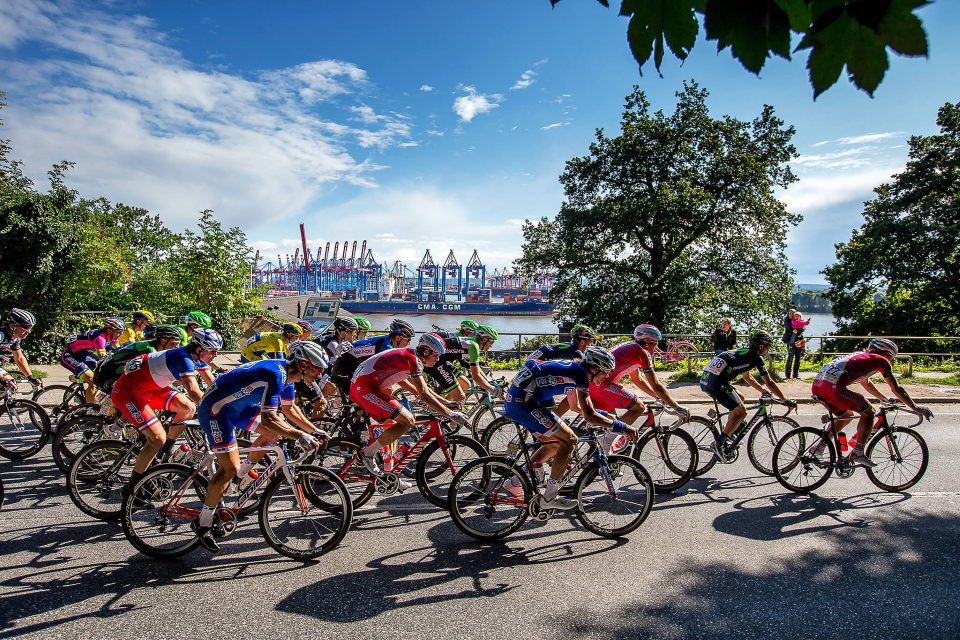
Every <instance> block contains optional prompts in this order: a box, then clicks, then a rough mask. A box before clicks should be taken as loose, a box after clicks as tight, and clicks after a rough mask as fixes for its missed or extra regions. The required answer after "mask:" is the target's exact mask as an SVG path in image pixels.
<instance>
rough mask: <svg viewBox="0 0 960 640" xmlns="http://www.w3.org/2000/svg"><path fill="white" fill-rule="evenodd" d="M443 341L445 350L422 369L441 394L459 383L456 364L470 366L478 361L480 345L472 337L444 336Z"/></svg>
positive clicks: (451, 389)
mask: <svg viewBox="0 0 960 640" xmlns="http://www.w3.org/2000/svg"><path fill="white" fill-rule="evenodd" d="M443 343H444V348H445V352H444V353H443V354H442V355H440V357H438V358H437V363H436V364H435V365H433V366H432V367H427V368H426V369H424V373H426V374H427V375H428V376H429V377H430V379H431V380H433V381H434V382H435V383H436V385H437V389H438V390H439V391H440V393H441V394H447V393H450V392H451V391H453V389H454V388H456V386H457V385H458V384H459V382H457V376H459V373H460V372H459V371H458V370H457V365H461V366H464V367H470V366H472V365H476V364H477V363H479V362H480V347H479V345H477V342H476V340H473V339H472V338H459V337H450V338H444V339H443Z"/></svg>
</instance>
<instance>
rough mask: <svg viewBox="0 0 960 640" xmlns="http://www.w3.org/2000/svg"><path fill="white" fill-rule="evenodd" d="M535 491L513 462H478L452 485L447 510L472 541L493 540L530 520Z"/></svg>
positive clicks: (493, 460) (460, 475)
mask: <svg viewBox="0 0 960 640" xmlns="http://www.w3.org/2000/svg"><path fill="white" fill-rule="evenodd" d="M532 495H533V488H532V487H531V486H530V480H529V479H528V478H527V475H526V474H525V473H524V472H523V471H521V470H520V468H519V467H518V466H515V465H513V464H511V462H510V461H509V460H504V459H503V458H497V457H493V456H489V457H486V458H480V459H479V460H474V461H473V462H470V463H468V464H467V466H465V467H464V468H463V469H461V470H460V471H458V472H457V475H456V476H454V478H453V482H451V483H450V494H449V498H448V501H447V509H448V510H449V512H450V517H451V518H452V519H453V523H454V524H455V525H457V528H458V529H460V530H461V531H463V532H464V533H465V534H467V535H468V536H470V537H471V538H476V539H477V540H485V541H493V540H499V539H501V538H503V537H504V536H507V535H510V534H511V533H513V532H514V531H516V530H517V529H519V528H520V527H521V525H523V523H524V521H526V519H527V515H528V511H527V505H528V504H529V502H530V498H531V496H532Z"/></svg>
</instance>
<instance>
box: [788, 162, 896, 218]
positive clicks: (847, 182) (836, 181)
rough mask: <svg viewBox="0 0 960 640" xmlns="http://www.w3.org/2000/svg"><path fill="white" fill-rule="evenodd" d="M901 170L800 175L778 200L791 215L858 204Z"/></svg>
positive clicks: (889, 169) (869, 170)
mask: <svg viewBox="0 0 960 640" xmlns="http://www.w3.org/2000/svg"><path fill="white" fill-rule="evenodd" d="M902 170H903V167H902V166H899V167H898V166H893V165H890V166H886V167H882V168H869V169H866V170H863V171H855V172H852V171H847V172H843V173H839V172H831V173H823V174H818V175H812V176H801V177H800V180H799V181H797V182H796V183H794V184H792V185H791V186H790V188H789V189H787V190H786V192H784V193H783V194H782V195H781V196H780V199H781V200H783V201H784V202H785V203H786V204H787V209H789V210H790V211H792V212H794V213H806V212H808V211H816V210H818V209H825V208H827V207H831V206H833V205H836V204H840V203H844V202H861V201H864V200H869V199H870V198H872V197H873V189H874V188H875V187H878V186H880V184H882V183H884V182H888V181H889V180H890V177H891V176H892V175H893V174H895V173H898V172H900V171H902Z"/></svg>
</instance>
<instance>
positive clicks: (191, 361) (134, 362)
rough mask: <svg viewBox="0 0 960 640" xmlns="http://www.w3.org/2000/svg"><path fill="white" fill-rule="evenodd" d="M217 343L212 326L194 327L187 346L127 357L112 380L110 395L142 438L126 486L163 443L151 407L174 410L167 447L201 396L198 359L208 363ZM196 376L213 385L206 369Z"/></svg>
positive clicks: (220, 344) (163, 436)
mask: <svg viewBox="0 0 960 640" xmlns="http://www.w3.org/2000/svg"><path fill="white" fill-rule="evenodd" d="M221 347H223V339H222V338H221V337H220V334H219V333H217V332H216V331H214V330H213V329H197V330H195V331H194V332H193V337H192V338H191V340H190V343H189V344H188V345H186V346H183V347H177V348H176V349H168V350H167V351H157V352H156V353H147V354H143V355H140V356H137V357H135V358H133V359H131V360H130V361H129V362H127V366H126V367H125V368H124V370H123V375H121V376H120V379H119V380H117V381H116V383H115V384H114V385H113V391H112V392H111V393H110V398H111V400H113V404H114V406H115V407H116V408H117V409H119V410H120V412H121V413H122V414H123V416H124V417H125V418H126V419H127V420H129V421H130V424H132V425H133V426H134V427H136V428H137V430H138V431H140V433H142V434H143V435H144V437H145V438H146V440H147V441H146V444H145V445H144V446H143V449H142V450H141V451H140V455H138V456H137V461H136V463H134V465H133V473H131V474H130V483H129V484H128V485H127V489H128V490H129V489H130V488H132V487H133V485H134V484H136V483H137V481H139V480H140V478H141V477H142V476H143V474H144V473H146V471H147V468H148V467H149V466H150V463H151V461H153V458H154V457H155V456H156V455H157V453H159V452H160V450H161V449H163V448H164V445H165V443H167V442H168V439H167V434H165V433H164V432H163V426H162V425H161V424H160V420H159V419H158V418H157V415H156V413H154V410H163V411H173V412H174V413H175V414H176V415H175V416H174V419H173V422H174V424H173V425H171V427H170V438H169V444H167V446H166V449H167V451H169V450H171V449H172V448H173V445H174V444H175V443H176V440H177V436H179V435H180V434H181V433H183V429H184V425H183V424H181V423H182V422H183V421H184V420H189V419H190V418H192V417H193V416H194V414H195V413H196V408H197V407H196V405H197V404H198V403H199V402H200V399H201V398H202V397H203V394H202V393H201V392H200V387H199V385H198V384H197V378H196V373H197V371H198V369H197V363H200V362H205V363H207V364H209V363H210V362H212V361H213V359H214V358H216V357H217V352H218V351H219V350H220V348H221ZM200 375H201V376H203V378H204V381H205V382H206V383H207V384H208V385H212V384H213V375H212V374H211V373H210V370H209V368H208V369H206V370H200ZM175 382H180V383H181V384H183V388H184V389H186V391H187V395H188V396H189V398H188V397H185V396H184V395H183V394H182V393H181V392H179V391H175V390H174V389H173V387H172V385H173V384H174V383H175Z"/></svg>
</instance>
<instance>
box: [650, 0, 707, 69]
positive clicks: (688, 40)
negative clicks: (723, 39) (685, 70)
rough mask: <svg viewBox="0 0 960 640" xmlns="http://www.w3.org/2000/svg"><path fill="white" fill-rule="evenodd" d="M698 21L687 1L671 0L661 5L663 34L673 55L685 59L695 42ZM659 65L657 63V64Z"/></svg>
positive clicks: (698, 28)
mask: <svg viewBox="0 0 960 640" xmlns="http://www.w3.org/2000/svg"><path fill="white" fill-rule="evenodd" d="M699 31H700V23H699V22H697V16H696V14H695V13H694V8H693V7H692V6H690V3H689V2H676V1H675V0H671V1H669V2H665V3H664V5H663V34H664V36H666V39H667V44H668V45H669V46H670V50H671V51H673V55H675V56H677V57H678V58H680V59H681V60H686V58H687V56H688V55H689V54H690V50H691V49H693V45H694V44H696V42H697V33H699ZM658 66H659V65H658Z"/></svg>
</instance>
